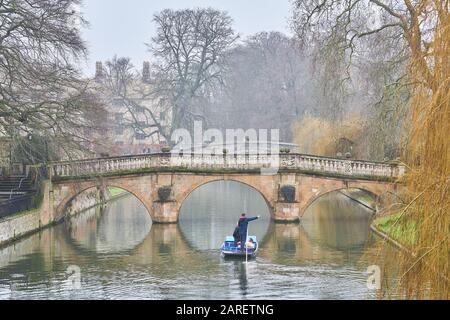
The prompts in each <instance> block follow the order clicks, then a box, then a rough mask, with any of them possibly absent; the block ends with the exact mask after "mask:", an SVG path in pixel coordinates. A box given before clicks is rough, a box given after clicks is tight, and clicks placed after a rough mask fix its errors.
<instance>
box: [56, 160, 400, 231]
mask: <svg viewBox="0 0 450 320" xmlns="http://www.w3.org/2000/svg"><path fill="white" fill-rule="evenodd" d="M404 171H405V168H404V167H403V166H402V165H399V164H396V163H384V162H383V163H382V162H369V161H360V160H348V159H333V158H327V157H318V156H309V155H302V154H290V153H281V154H279V155H278V154H277V155H264V156H261V155H249V154H246V155H245V154H244V155H228V154H224V155H203V154H184V155H180V154H177V155H175V154H170V153H161V154H151V155H150V154H147V155H137V156H126V157H116V158H102V159H88V160H79V161H71V162H69V161H68V162H57V163H52V164H51V165H50V167H49V172H50V179H51V181H52V185H51V193H52V196H51V197H50V198H51V199H52V202H53V208H52V211H53V215H54V217H55V219H58V218H62V217H63V216H64V214H65V212H66V211H67V209H68V207H70V204H71V201H72V200H73V199H74V198H75V197H77V195H79V194H81V193H82V192H84V191H86V190H88V189H91V188H97V190H98V194H99V195H100V197H103V198H106V197H107V187H119V188H122V189H124V190H126V191H128V192H130V193H131V194H133V195H134V196H136V197H137V198H138V199H139V200H140V201H141V202H142V203H143V204H144V206H145V207H146V208H147V211H148V212H149V214H150V216H151V218H152V220H153V222H156V223H176V222H177V221H178V215H179V212H180V208H181V206H182V205H183V202H184V200H185V199H186V198H187V197H188V196H189V194H190V193H191V192H192V191H194V190H195V189H196V188H198V187H200V186H202V185H204V184H206V183H209V182H213V181H220V180H226V181H236V182H240V183H244V184H246V185H248V186H249V187H251V188H254V189H256V190H257V191H258V192H259V193H260V194H261V195H262V196H263V198H264V199H265V201H266V203H267V206H268V207H269V209H270V212H271V215H272V218H273V219H274V220H275V221H282V222H292V221H298V220H299V218H301V217H302V215H303V214H304V212H305V210H306V209H307V208H308V206H309V205H310V204H311V203H313V202H314V200H316V199H317V198H319V197H321V196H322V195H324V194H326V193H329V192H332V191H336V190H341V189H348V188H357V189H361V190H366V191H367V192H369V193H371V194H372V195H374V197H378V198H379V197H380V196H382V195H383V194H385V193H388V192H392V193H395V191H396V188H397V181H398V179H399V178H400V177H401V176H402V175H403V174H404ZM236 214H238V213H236Z"/></svg>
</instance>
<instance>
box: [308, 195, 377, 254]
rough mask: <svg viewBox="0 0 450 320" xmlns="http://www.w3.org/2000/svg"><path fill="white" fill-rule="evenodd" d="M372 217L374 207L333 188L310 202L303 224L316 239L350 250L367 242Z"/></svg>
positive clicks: (333, 247)
mask: <svg viewBox="0 0 450 320" xmlns="http://www.w3.org/2000/svg"><path fill="white" fill-rule="evenodd" d="M371 218H372V212H371V211H369V210H367V209H365V208H364V207H362V206H360V205H358V204H356V203H355V202H353V201H351V200H349V199H347V198H346V197H345V196H343V195H341V194H339V193H337V192H333V193H330V194H327V195H324V196H323V197H322V198H319V199H318V200H317V201H316V202H315V203H313V205H311V206H310V208H309V209H308V210H307V211H306V213H305V216H304V219H303V220H302V222H303V223H302V224H303V226H304V229H305V231H306V233H307V234H308V236H310V237H311V239H312V240H313V241H317V242H319V243H320V244H321V245H323V246H327V247H329V248H331V249H337V250H343V251H346V250H349V249H351V248H357V247H361V246H364V245H365V243H366V242H367V239H368V237H369V233H370V229H369V225H370V221H371Z"/></svg>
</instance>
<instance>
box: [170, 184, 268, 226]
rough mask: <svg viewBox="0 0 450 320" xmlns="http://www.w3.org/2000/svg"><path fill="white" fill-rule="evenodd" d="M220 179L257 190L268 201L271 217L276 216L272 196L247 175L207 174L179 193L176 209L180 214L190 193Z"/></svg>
mask: <svg viewBox="0 0 450 320" xmlns="http://www.w3.org/2000/svg"><path fill="white" fill-rule="evenodd" d="M219 181H230V182H235V183H240V184H242V185H245V186H247V187H249V188H250V189H253V190H255V191H256V192H258V194H259V195H261V197H262V198H263V199H264V202H265V203H266V206H267V208H268V210H269V214H270V217H271V218H273V217H274V205H273V200H271V196H270V195H269V194H267V192H264V190H262V188H261V186H258V185H256V184H254V183H250V182H249V181H247V180H246V179H245V177H232V178H228V177H226V178H225V177H206V176H205V179H203V180H201V181H198V182H196V183H194V184H192V185H190V187H189V188H186V189H185V190H183V191H182V192H181V193H180V194H179V196H178V197H177V203H178V204H177V209H176V210H177V213H178V215H179V214H180V212H181V208H182V206H183V203H184V202H185V201H186V199H187V198H188V197H189V195H191V194H192V193H193V192H194V191H195V190H197V189H199V188H201V187H202V186H205V185H207V184H210V183H214V182H219Z"/></svg>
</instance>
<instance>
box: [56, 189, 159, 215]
mask: <svg viewBox="0 0 450 320" xmlns="http://www.w3.org/2000/svg"><path fill="white" fill-rule="evenodd" d="M108 187H113V188H120V189H122V190H125V191H126V192H128V193H129V194H131V195H133V196H134V197H135V198H136V199H138V200H139V201H140V202H141V203H142V205H143V206H144V207H145V209H146V210H147V213H148V214H149V215H150V218H151V219H152V220H153V217H152V211H151V206H150V205H149V201H148V200H147V199H145V197H144V196H143V195H142V194H141V193H140V192H139V191H138V190H135V189H134V188H132V187H130V186H128V185H125V184H123V183H120V181H119V180H117V181H115V180H114V181H105V182H103V181H102V182H100V181H85V182H82V183H76V184H74V185H73V186H71V187H69V188H67V189H66V190H64V191H65V192H63V190H60V192H59V194H60V195H62V197H61V199H60V201H59V202H58V204H57V206H56V207H55V208H54V210H55V211H54V212H55V217H56V219H55V220H62V219H63V218H64V217H65V212H66V211H67V210H68V209H70V206H71V204H72V203H73V201H74V200H76V198H77V197H78V196H80V195H82V194H83V193H84V192H86V191H88V190H89V189H97V190H98V191H99V192H100V193H101V194H102V196H103V197H104V200H105V201H107V200H108V199H107V194H108V193H107V191H106V190H107V188H108Z"/></svg>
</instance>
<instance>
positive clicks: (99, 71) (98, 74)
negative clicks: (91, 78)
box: [95, 61, 103, 80]
mask: <svg viewBox="0 0 450 320" xmlns="http://www.w3.org/2000/svg"><path fill="white" fill-rule="evenodd" d="M101 78H103V64H102V62H101V61H97V62H96V63H95V79H96V80H100V79H101Z"/></svg>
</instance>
